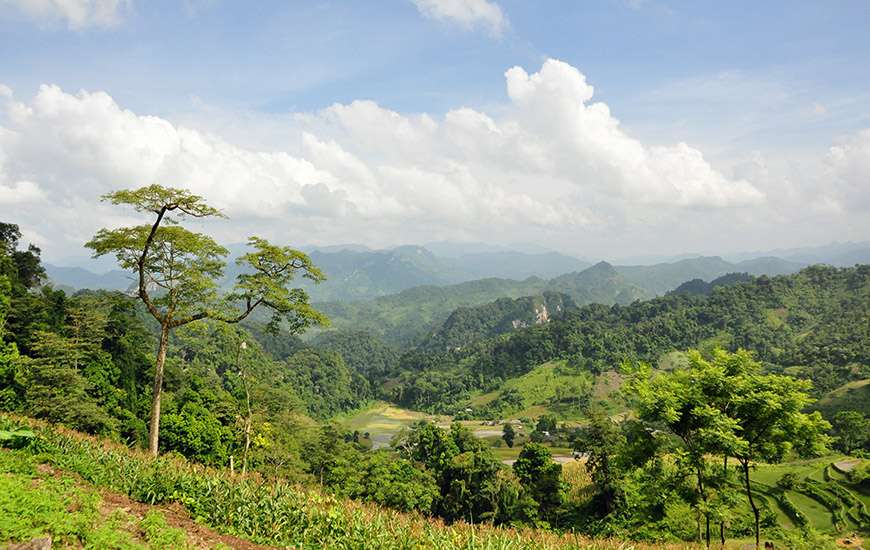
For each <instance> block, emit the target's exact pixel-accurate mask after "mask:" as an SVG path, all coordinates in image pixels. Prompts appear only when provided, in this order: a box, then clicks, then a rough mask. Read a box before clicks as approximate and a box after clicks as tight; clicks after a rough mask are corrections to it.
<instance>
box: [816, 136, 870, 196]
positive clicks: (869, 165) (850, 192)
mask: <svg viewBox="0 0 870 550" xmlns="http://www.w3.org/2000/svg"><path fill="white" fill-rule="evenodd" d="M825 161H826V164H827V168H828V178H827V179H828V181H829V182H830V184H831V185H830V188H829V189H828V190H827V192H828V194H829V196H830V198H831V199H833V200H836V201H837V202H838V203H839V204H840V205H841V206H842V207H843V208H844V209H856V210H865V211H866V210H870V129H867V130H863V131H861V132H858V133H857V134H856V135H854V136H851V137H850V138H849V139H847V140H845V141H844V142H843V143H841V144H838V145H835V146H834V147H831V149H830V150H829V151H828V155H827V156H826V158H825Z"/></svg>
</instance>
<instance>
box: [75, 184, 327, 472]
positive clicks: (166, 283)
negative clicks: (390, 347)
mask: <svg viewBox="0 0 870 550" xmlns="http://www.w3.org/2000/svg"><path fill="white" fill-rule="evenodd" d="M103 200H104V201H109V202H111V203H112V204H123V205H129V206H132V207H133V209H135V210H136V211H137V212H144V213H149V214H153V215H154V216H155V218H154V221H153V222H152V223H151V224H145V225H137V226H133V227H121V228H118V229H111V230H109V229H101V230H100V231H99V232H98V233H97V234H96V235H95V236H94V238H93V239H92V240H91V241H90V242H88V243H87V244H86V245H85V246H86V247H88V248H90V249H92V250H93V251H94V257H95V258H96V257H99V256H103V255H106V254H114V255H115V257H116V258H117V259H118V264H119V265H120V266H121V267H122V268H123V269H126V270H129V271H132V272H134V273H135V274H136V275H137V277H138V281H139V283H138V296H139V299H141V300H142V302H143V303H144V304H145V308H146V309H147V310H148V312H149V313H150V314H151V315H152V316H153V317H154V318H155V319H156V320H157V322H158V323H160V341H159V345H158V347H157V360H156V364H155V368H154V390H153V400H152V404H151V421H150V423H149V426H148V445H149V449H150V451H151V454H152V455H154V456H156V455H157V452H158V443H159V437H160V435H159V434H160V397H161V393H162V390H163V366H164V363H165V361H166V348H167V346H168V344H169V333H170V331H171V330H172V329H175V328H177V327H180V326H182V325H186V324H188V323H192V322H194V321H199V320H203V319H214V320H217V321H222V322H225V323H238V322H240V321H242V320H243V319H245V318H246V317H248V316H249V315H250V314H251V312H253V311H254V310H255V309H257V308H265V309H268V310H270V311H271V313H272V316H271V319H270V321H269V323H268V325H267V328H268V329H269V330H270V331H273V332H274V331H277V329H278V328H279V327H280V326H282V325H283V326H286V327H287V328H289V330H290V331H291V332H298V331H301V330H303V329H305V328H306V327H309V326H311V325H325V324H327V323H328V320H327V319H326V317H325V316H324V315H323V314H321V313H320V312H318V311H316V310H315V309H314V308H312V307H311V304H310V303H309V301H308V294H307V293H306V292H305V291H304V290H302V289H301V288H290V284H291V282H292V281H293V279H294V278H295V277H296V276H297V275H299V276H301V277H303V278H306V279H310V280H312V281H314V282H315V283H318V282H320V281H323V280H324V279H325V277H324V275H323V273H321V271H320V270H319V269H317V267H315V266H314V265H313V264H312V263H311V259H310V258H309V257H308V256H307V255H306V254H304V253H302V252H299V251H298V250H293V249H292V248H289V247H282V246H275V245H272V244H270V243H269V242H268V241H266V240H265V239H262V238H259V237H251V238H250V239H248V244H249V246H250V247H251V248H252V251H251V252H248V253H247V254H244V255H242V256H240V257H239V258H238V259H237V260H236V263H237V264H238V265H239V266H241V267H242V269H241V271H242V273H241V274H240V275H238V277H237V278H236V282H235V285H234V287H233V289H232V291H231V292H230V293H228V294H225V295H223V296H221V295H220V293H219V292H218V281H219V280H220V279H221V277H222V276H223V270H224V267H225V265H226V262H225V261H224V258H225V257H226V255H227V250H226V249H225V248H223V247H222V246H220V245H218V244H217V243H216V242H215V241H214V240H213V239H212V238H211V237H209V236H208V235H204V234H202V233H194V232H192V231H189V230H187V229H185V228H183V227H181V226H180V225H179V222H180V221H182V220H184V219H188V218H212V217H217V218H224V217H225V216H224V215H223V214H222V213H221V212H220V211H219V210H217V209H215V208H212V207H211V206H208V205H207V204H206V202H205V201H204V200H203V198H202V197H199V196H197V195H194V194H192V193H190V192H189V191H187V190H185V189H173V188H168V187H162V186H160V185H149V186H147V187H142V188H140V189H135V190H124V191H116V192H114V193H109V194H107V195H105V196H103Z"/></svg>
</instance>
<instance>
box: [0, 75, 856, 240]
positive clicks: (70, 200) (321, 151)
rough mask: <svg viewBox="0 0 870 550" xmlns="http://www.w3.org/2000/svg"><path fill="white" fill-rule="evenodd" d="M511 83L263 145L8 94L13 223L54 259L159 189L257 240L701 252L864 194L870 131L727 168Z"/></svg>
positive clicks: (562, 87)
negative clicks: (127, 192)
mask: <svg viewBox="0 0 870 550" xmlns="http://www.w3.org/2000/svg"><path fill="white" fill-rule="evenodd" d="M505 78H506V87H507V97H508V102H507V103H506V104H505V105H503V106H501V107H500V108H499V109H497V110H495V111H494V113H487V112H483V111H480V110H476V109H471V108H468V107H462V108H457V109H454V110H451V111H449V112H447V113H445V114H444V115H443V116H440V115H439V116H433V115H428V114H403V113H398V112H396V111H392V110H390V109H387V108H385V107H383V106H381V105H378V104H377V103H375V102H372V101H354V102H351V103H348V104H335V105H332V106H330V107H327V108H325V109H323V110H321V111H318V112H311V113H297V114H294V115H292V116H280V117H278V120H280V121H281V124H282V128H283V129H282V132H281V133H280V136H281V137H280V138H276V139H275V140H274V141H273V142H272V143H271V144H265V143H261V144H258V145H256V146H254V145H246V146H243V145H240V144H239V143H240V142H244V143H253V142H257V140H245V138H244V136H243V135H240V134H241V133H243V132H240V130H239V129H238V128H234V129H233V131H234V138H233V139H228V138H227V137H226V136H223V135H217V134H216V133H214V132H206V131H203V130H202V129H199V128H198V127H197V124H196V122H195V117H187V120H188V122H187V123H186V124H185V125H180V124H177V123H175V122H173V121H170V120H167V119H164V118H160V117H155V116H147V115H143V114H138V113H133V112H132V111H130V110H126V109H124V108H123V107H122V106H120V105H118V104H117V103H116V102H115V101H114V100H113V99H112V97H110V96H109V95H108V94H107V93H105V92H79V93H76V94H71V93H68V92H65V91H63V90H61V89H60V88H58V87H56V86H43V87H41V88H40V90H39V92H38V93H37V94H36V96H35V97H33V98H32V99H31V100H29V101H20V100H16V99H14V97H13V96H12V94H11V93H9V92H7V93H0V106H5V109H4V110H3V113H4V114H0V218H3V219H4V220H11V221H15V222H17V223H21V224H22V227H26V228H28V229H29V230H31V231H38V232H39V233H40V234H42V235H43V236H44V237H46V241H45V243H44V246H45V249H46V251H47V252H48V253H50V254H51V253H57V252H58V250H62V251H65V252H69V250H72V249H75V248H77V247H79V246H80V245H81V243H82V242H84V241H85V240H86V239H88V238H89V237H90V236H91V235H92V234H93V232H94V231H95V230H96V229H97V228H99V227H102V226H106V225H115V224H121V223H130V219H129V218H127V217H119V216H127V214H122V213H121V212H119V210H118V209H117V208H113V207H110V206H106V205H99V204H98V202H97V199H98V197H99V196H100V195H102V194H104V193H106V192H108V191H111V190H114V189H118V188H129V187H136V186H140V185H146V184H149V183H153V182H158V183H161V184H164V185H171V186H185V187H189V188H190V189H192V190H193V191H194V192H196V193H198V194H201V195H203V196H205V197H206V198H207V199H208V200H209V201H210V202H211V203H213V204H214V205H215V206H217V207H219V208H221V209H224V210H225V211H226V213H227V214H228V215H229V216H230V217H231V219H232V222H231V223H229V224H215V225H213V226H211V227H210V230H213V231H217V232H218V237H219V238H222V239H225V240H228V241H238V240H241V239H242V238H244V237H245V236H246V235H247V234H248V233H258V234H263V235H264V236H267V237H272V238H276V239H280V240H282V241H286V240H289V241H290V242H293V243H294V244H301V243H304V242H312V241H314V242H319V243H328V242H330V241H331V242H364V243H366V244H370V245H375V246H378V245H392V244H400V243H403V242H426V241H430V240H437V239H443V238H463V239H469V238H471V239H480V240H493V239H498V240H502V241H505V240H516V241H533V240H538V242H543V243H547V244H549V245H551V246H566V245H567V246H571V247H573V248H575V249H577V248H578V247H581V246H587V245H590V246H594V247H596V248H598V249H601V248H608V249H609V248H610V247H612V246H614V243H617V242H621V240H622V241H624V240H628V241H631V242H633V243H634V244H635V246H639V247H645V246H654V245H655V243H656V241H657V239H661V238H669V239H675V240H678V241H681V242H684V243H686V244H685V247H686V249H696V250H697V249H698V248H697V246H698V245H696V244H693V243H694V242H695V240H693V239H696V240H697V241H698V242H700V243H702V244H707V245H708V246H709V244H708V243H710V242H711V239H713V240H718V241H722V240H723V239H729V238H731V237H732V236H734V237H735V238H737V237H739V238H743V239H748V240H750V242H751V244H754V240H753V239H755V238H756V234H755V233H753V230H754V229H753V228H756V229H757V228H758V227H760V226H761V225H764V224H772V223H774V222H778V223H787V222H789V221H790V220H792V223H794V222H793V220H800V219H803V218H801V216H806V215H808V214H807V212H808V211H807V208H806V205H807V204H816V205H823V206H824V208H822V207H821V206H820V207H819V208H817V209H816V210H813V211H812V212H809V215H811V216H815V218H814V219H816V223H817V225H816V227H818V226H819V225H823V224H822V223H821V222H819V221H818V220H823V219H829V218H830V217H831V216H836V215H837V214H835V211H839V212H843V211H847V210H848V209H850V208H854V207H856V205H859V204H861V201H862V200H864V201H865V202H864V204H866V197H867V196H868V193H866V191H867V187H868V184H867V177H868V174H870V132H867V133H862V134H859V135H858V136H856V137H854V138H853V139H850V140H845V141H844V142H843V143H841V144H838V145H837V147H835V148H833V149H831V151H830V153H829V154H828V155H827V156H825V155H824V152H820V154H819V155H818V159H817V162H816V163H814V164H810V165H809V168H808V169H806V170H793V171H791V172H790V171H788V170H783V169H782V168H781V167H780V166H778V165H774V164H775V163H774V164H772V163H771V162H770V161H769V160H768V159H765V158H762V157H759V158H757V159H754V160H753V161H752V162H749V163H747V164H745V165H744V166H738V167H737V169H736V170H734V171H725V170H723V169H722V168H721V167H716V166H713V165H712V164H711V163H710V162H709V161H708V160H706V159H705V157H704V155H703V154H702V153H701V151H699V150H698V149H696V148H694V147H692V146H690V145H687V144H685V143H681V142H677V143H675V144H650V143H644V142H642V141H641V140H639V139H637V138H635V137H633V136H631V135H630V134H629V132H627V131H626V130H625V129H624V128H623V127H622V126H621V124H620V121H619V120H617V119H616V118H615V117H614V116H613V115H612V114H611V112H610V108H609V107H608V106H607V105H606V104H604V103H602V102H595V101H594V100H593V97H594V92H595V90H594V89H593V87H592V86H591V85H590V84H588V83H587V82H586V79H585V77H584V75H583V74H582V73H580V71H578V70H577V69H575V68H574V67H571V66H570V65H568V64H566V63H562V62H559V61H556V60H548V61H547V62H545V63H544V64H543V66H542V67H541V69H540V70H539V71H538V72H536V73H533V74H529V73H528V72H526V71H525V70H523V69H521V68H519V67H514V68H512V69H510V70H508V71H507V72H506V74H505ZM495 113H497V114H495ZM262 116H264V117H265V116H266V115H262ZM242 120H243V121H244V124H242V125H241V126H244V127H248V126H249V129H248V131H249V132H250V133H251V134H256V135H258V136H260V135H264V134H265V135H269V133H270V132H269V131H268V130H269V129H270V128H271V129H272V130H274V124H275V123H276V122H275V119H274V118H267V119H265V121H264V122H263V123H262V126H263V127H264V128H266V129H267V131H266V132H260V131H259V128H260V126H258V124H259V123H258V122H257V120H258V119H257V118H256V117H254V116H251V117H247V118H243V119H242ZM203 126H208V124H203ZM276 135H277V134H276ZM862 197H864V198H862ZM823 199H824V200H823ZM13 203H14V209H13V208H10V207H11V206H12V205H13ZM838 205H842V208H840V207H838ZM838 208H839V210H838ZM844 209H845V210H844ZM825 216H828V217H829V218H825ZM849 219H850V218H848V216H846V217H844V216H842V215H840V217H839V218H837V219H836V220H835V222H832V223H839V224H846V223H848V220H849ZM735 225H737V226H738V227H739V228H740V229H739V230H736V229H734V226H735ZM853 225H854V224H853ZM866 225H867V224H858V225H856V227H858V226H861V227H863V226H866ZM835 226H836V225H835V224H834V225H831V226H830V227H832V228H833V227H835ZM832 230H833V229H832ZM740 231H743V232H744V233H740ZM856 231H858V229H856ZM221 232H223V233H221ZM846 237H848V235H846V236H844V237H843V238H846ZM622 252H624V253H627V252H629V251H628V250H623V251H622ZM584 253H591V252H589V251H586V252H584Z"/></svg>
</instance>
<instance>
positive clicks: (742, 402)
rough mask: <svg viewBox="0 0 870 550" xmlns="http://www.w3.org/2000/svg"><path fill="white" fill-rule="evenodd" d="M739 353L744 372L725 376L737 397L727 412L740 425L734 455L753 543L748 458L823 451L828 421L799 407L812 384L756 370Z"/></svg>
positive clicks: (808, 399) (808, 400)
mask: <svg viewBox="0 0 870 550" xmlns="http://www.w3.org/2000/svg"><path fill="white" fill-rule="evenodd" d="M738 353H743V354H744V355H743V357H742V361H744V362H745V372H744V374H743V375H741V376H740V377H735V378H734V379H732V380H729V382H730V383H731V384H733V386H734V387H735V394H736V396H737V398H736V399H735V401H734V406H733V408H732V409H731V410H730V411H729V414H730V415H731V416H732V417H733V418H734V419H735V420H737V423H738V425H739V427H740V439H741V445H740V446H739V447H738V450H737V451H736V452H735V453H734V456H735V457H736V458H737V461H738V462H739V463H740V468H741V470H742V473H743V484H744V489H746V498H747V499H748V501H749V506H750V507H751V508H752V513H753V515H754V518H755V547H756V548H759V547H760V544H761V542H760V541H761V530H760V512H759V509H758V505H757V504H756V503H755V500H754V499H753V497H752V481H751V479H750V477H749V469H750V467H751V464H752V463H753V462H758V461H764V462H779V461H781V460H782V459H783V458H785V456H786V455H788V454H789V453H791V452H795V453H797V454H798V455H800V456H817V455H820V454H822V453H824V452H825V451H826V448H827V445H828V443H829V439H830V438H829V437H828V436H827V435H825V432H826V431H827V430H828V429H830V427H831V425H830V424H829V423H828V422H826V421H825V420H824V419H823V418H822V415H821V414H820V413H819V412H818V411H816V412H813V413H809V414H808V413H805V412H803V410H804V409H805V408H806V406H807V405H809V404H810V403H812V401H813V399H812V398H811V397H810V394H809V392H810V389H811V388H812V382H810V381H809V380H798V379H795V378H792V377H790V376H784V375H779V374H767V375H764V374H760V371H761V365H760V364H759V363H757V362H755V361H753V360H752V359H751V356H749V354H748V352H738Z"/></svg>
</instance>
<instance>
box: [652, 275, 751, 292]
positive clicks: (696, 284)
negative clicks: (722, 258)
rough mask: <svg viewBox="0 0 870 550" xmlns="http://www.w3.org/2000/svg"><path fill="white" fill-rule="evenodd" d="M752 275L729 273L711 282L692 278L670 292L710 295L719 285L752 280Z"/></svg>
mask: <svg viewBox="0 0 870 550" xmlns="http://www.w3.org/2000/svg"><path fill="white" fill-rule="evenodd" d="M751 280H752V275H750V274H748V273H728V274H725V275H722V276H721V277H718V278H716V279H713V280H712V281H710V282H709V283H708V282H706V281H704V280H703V279H692V280H691V281H686V282H685V283H683V284H681V285H680V286H678V287H677V288H675V289H674V290H672V291H670V292H669V293H668V294H694V295H696V296H708V295H710V294H712V293H713V289H714V288H716V287H719V286H728V285H734V284H737V283H744V282H746V281H751Z"/></svg>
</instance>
